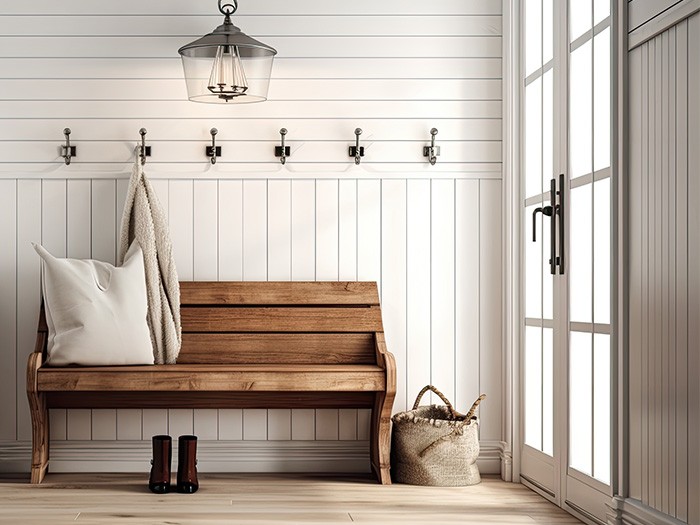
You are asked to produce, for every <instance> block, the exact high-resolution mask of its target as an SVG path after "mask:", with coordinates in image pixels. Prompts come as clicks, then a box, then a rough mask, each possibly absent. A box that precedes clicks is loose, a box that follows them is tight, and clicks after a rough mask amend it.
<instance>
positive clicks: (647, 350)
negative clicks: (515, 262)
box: [629, 0, 700, 524]
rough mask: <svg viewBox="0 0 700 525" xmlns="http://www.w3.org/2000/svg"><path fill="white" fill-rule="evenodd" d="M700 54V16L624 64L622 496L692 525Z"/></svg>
mask: <svg viewBox="0 0 700 525" xmlns="http://www.w3.org/2000/svg"><path fill="white" fill-rule="evenodd" d="M633 3H635V4H636V3H637V2H636V0H635V2H633ZM698 49H700V14H696V15H694V16H692V17H690V18H688V19H686V20H684V21H682V22H680V23H679V24H677V25H675V26H673V27H671V28H670V29H668V30H667V31H664V32H663V33H661V34H660V35H658V36H656V37H655V38H653V39H651V40H649V41H647V42H646V43H644V44H642V45H641V46H639V47H636V48H635V49H633V50H632V51H631V52H630V56H629V67H630V70H629V86H630V106H629V116H630V127H629V129H630V150H629V151H630V158H629V163H630V164H629V183H630V196H629V205H630V209H629V214H630V215H629V225H630V232H629V263H630V275H629V290H630V299H629V303H630V315H629V323H630V325H629V347H630V348H629V352H630V355H629V366H630V370H629V382H630V393H629V411H630V412H629V413H630V418H629V435H630V444H629V466H630V473H629V474H630V477H629V479H630V497H632V498H635V499H638V500H640V501H641V502H642V503H643V504H645V505H648V506H650V507H652V508H654V509H656V510H659V511H661V512H663V513H664V514H667V515H670V516H673V517H676V518H678V519H679V520H682V521H683V522H688V523H691V524H700V498H698V495H699V494H700V449H698V444H699V443H700V382H699V381H698V377H697V375H698V371H700V346H698V342H699V341H700V271H699V267H698V261H700V236H699V232H700V156H699V155H700V100H699V99H698V92H699V91H700V56H699V55H698Z"/></svg>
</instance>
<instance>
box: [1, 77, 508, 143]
mask: <svg viewBox="0 0 700 525" xmlns="http://www.w3.org/2000/svg"><path fill="white" fill-rule="evenodd" d="M0 96H1V97H2V99H3V100H175V101H179V100H184V99H186V98H187V89H186V86H185V83H184V82H183V81H182V78H174V79H132V78H129V79H94V80H92V79H90V80H81V81H80V82H79V83H76V82H75V80H72V79H42V81H41V82H27V80H26V79H7V80H2V79H0ZM268 99H269V100H270V101H274V100H277V101H281V100H500V99H501V80H500V79H481V78H478V79H473V78H472V79H446V80H443V81H441V82H440V83H439V84H436V83H435V81H434V80H432V79H410V80H406V79H393V80H386V79H381V80H378V79H376V80H373V79H360V80H354V79H350V80H346V79H329V80H322V79H315V80H310V79H288V80H287V79H279V80H274V81H273V82H271V85H270V91H269V93H268ZM149 131H150V130H149Z"/></svg>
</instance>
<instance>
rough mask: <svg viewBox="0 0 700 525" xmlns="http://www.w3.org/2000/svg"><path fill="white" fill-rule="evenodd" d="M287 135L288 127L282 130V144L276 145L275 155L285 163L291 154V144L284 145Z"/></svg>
mask: <svg viewBox="0 0 700 525" xmlns="http://www.w3.org/2000/svg"><path fill="white" fill-rule="evenodd" d="M286 135H287V128H282V129H281V130H280V139H281V142H282V144H281V145H280V146H275V157H279V158H280V162H281V163H282V164H284V163H285V162H287V157H289V156H291V150H290V148H289V146H285V145H284V137H285V136H286Z"/></svg>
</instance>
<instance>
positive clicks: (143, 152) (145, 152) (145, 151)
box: [139, 128, 151, 166]
mask: <svg viewBox="0 0 700 525" xmlns="http://www.w3.org/2000/svg"><path fill="white" fill-rule="evenodd" d="M146 133H148V132H147V131H146V128H141V129H140V130H139V134H140V135H141V145H140V146H139V157H141V165H142V166H143V165H144V164H146V157H150V156H151V146H146Z"/></svg>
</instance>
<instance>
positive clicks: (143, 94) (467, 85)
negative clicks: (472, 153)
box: [0, 79, 501, 101]
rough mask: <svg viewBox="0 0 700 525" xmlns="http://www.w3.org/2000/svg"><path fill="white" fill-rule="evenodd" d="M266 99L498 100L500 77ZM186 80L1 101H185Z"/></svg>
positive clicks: (1, 89)
mask: <svg viewBox="0 0 700 525" xmlns="http://www.w3.org/2000/svg"><path fill="white" fill-rule="evenodd" d="M268 97H269V98H268V100H270V101H273V100H278V101H281V100H500V99H501V81H500V80H493V79H467V80H441V81H440V82H435V81H434V80H432V79H430V80H429V79H421V80H409V79H404V80H368V79H364V80H348V79H342V80H340V79H338V80H308V79H304V80H277V81H274V82H272V83H271V86H270V90H269V94H268ZM185 99H187V89H186V86H185V82H184V81H183V80H182V79H173V80H158V79H144V80H133V79H102V80H82V81H80V82H76V81H75V80H67V79H65V80H49V79H46V80H42V81H41V82H27V81H26V80H19V79H18V80H0V100H110V101H112V100H185Z"/></svg>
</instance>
